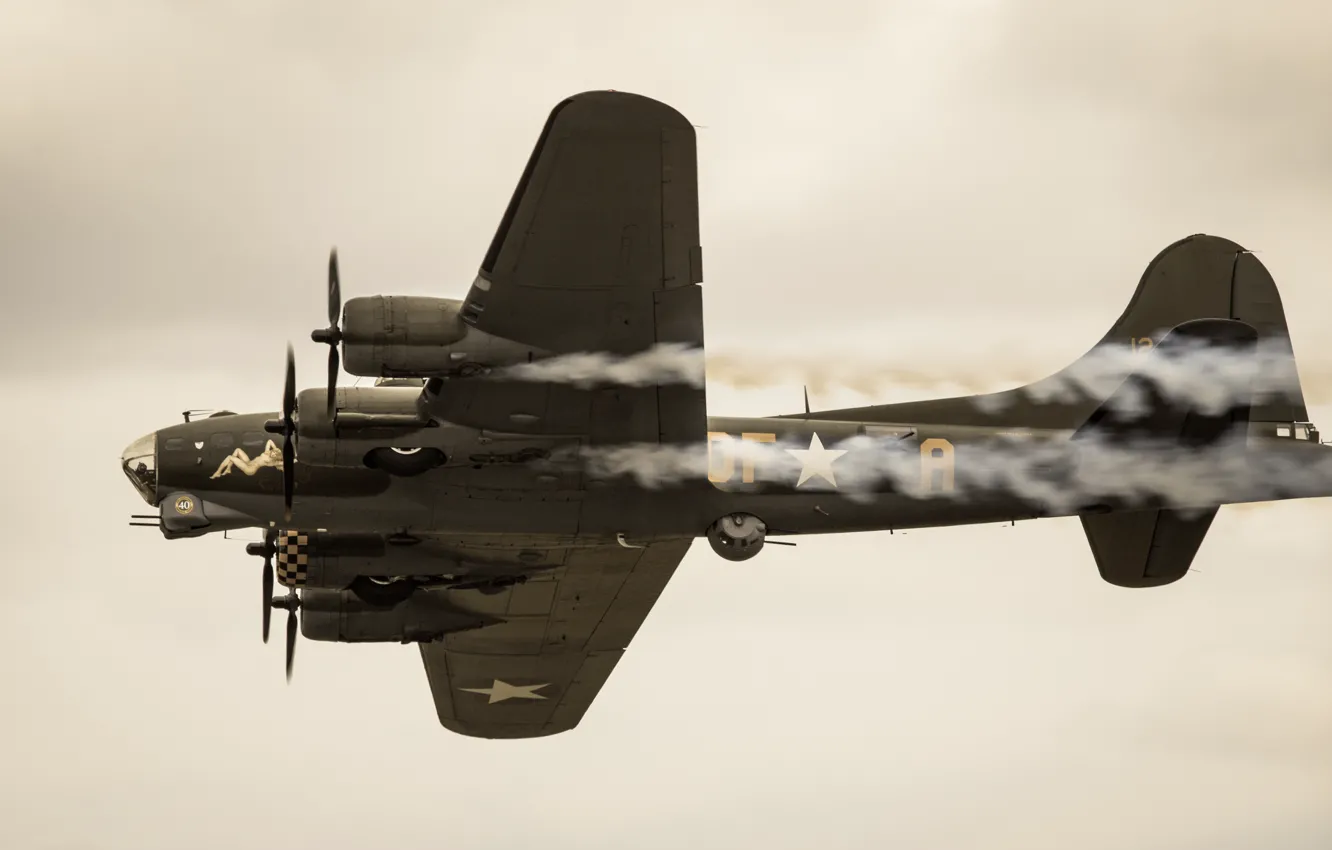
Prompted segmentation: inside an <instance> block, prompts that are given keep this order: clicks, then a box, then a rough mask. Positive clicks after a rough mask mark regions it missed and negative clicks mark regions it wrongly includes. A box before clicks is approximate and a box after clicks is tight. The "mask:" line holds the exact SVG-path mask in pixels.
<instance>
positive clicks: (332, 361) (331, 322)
mask: <svg viewBox="0 0 1332 850" xmlns="http://www.w3.org/2000/svg"><path fill="white" fill-rule="evenodd" d="M341 315H342V283H341V281H340V279H339V276H338V249H337V248H334V249H333V250H332V251H330V252H329V255H328V327H326V328H319V329H318V330H314V331H311V332H310V339H312V340H314V341H315V342H318V343H322V344H324V345H327V346H328V418H329V420H330V421H332V420H333V419H334V418H335V417H336V416H337V404H336V403H335V402H336V400H337V396H335V395H334V392H335V388H336V385H337V382H338V365H339V363H338V344H339V343H341V342H342V329H341V328H340V327H338V319H339V318H340V317H341Z"/></svg>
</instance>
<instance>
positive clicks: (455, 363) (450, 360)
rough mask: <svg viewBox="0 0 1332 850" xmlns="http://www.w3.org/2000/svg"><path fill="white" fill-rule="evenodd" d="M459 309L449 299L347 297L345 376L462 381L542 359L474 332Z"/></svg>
mask: <svg viewBox="0 0 1332 850" xmlns="http://www.w3.org/2000/svg"><path fill="white" fill-rule="evenodd" d="M462 308H463V302H461V301H459V300H457V299H454V298H423V297H418V296H410V295H372V296H369V297H366V298H352V299H351V300H349V301H348V302H347V304H346V307H345V308H344V309H343V312H342V356H343V362H344V365H345V366H346V369H347V371H348V372H349V373H351V374H353V375H361V376H364V377H376V378H394V377H408V378H454V377H464V378H466V377H474V376H478V375H483V374H485V373H486V372H488V371H489V370H491V369H495V368H500V367H504V366H515V365H517V364H519V363H526V362H528V361H530V360H533V359H539V358H541V357H544V356H546V354H547V352H544V351H542V350H540V349H537V348H533V347H532V346H529V345H524V344H522V343H518V342H514V341H512V340H507V339H501V338H500V337H496V336H491V335H490V334H488V333H485V332H484V331H479V330H477V329H476V328H474V327H472V326H471V325H469V324H468V323H467V322H466V321H464V319H463V312H462Z"/></svg>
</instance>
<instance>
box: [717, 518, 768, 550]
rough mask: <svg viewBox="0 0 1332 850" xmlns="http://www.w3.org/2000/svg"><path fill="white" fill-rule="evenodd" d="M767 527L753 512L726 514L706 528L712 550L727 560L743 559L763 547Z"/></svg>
mask: <svg viewBox="0 0 1332 850" xmlns="http://www.w3.org/2000/svg"><path fill="white" fill-rule="evenodd" d="M767 536H768V527H767V525H765V524H764V522H763V520H761V519H759V518H758V517H756V516H754V515H753V514H727V515H726V516H724V517H722V518H721V519H719V520H717V521H716V522H714V523H713V524H712V525H711V526H710V527H709V528H708V542H709V543H711V544H712V551H714V552H716V553H717V554H718V555H721V556H722V557H723V558H725V559H726V560H728V561H744V560H748V559H749V558H752V557H754V556H755V555H757V554H758V553H759V551H760V550H761V549H762V548H763V543H764V541H765V540H766V539H767Z"/></svg>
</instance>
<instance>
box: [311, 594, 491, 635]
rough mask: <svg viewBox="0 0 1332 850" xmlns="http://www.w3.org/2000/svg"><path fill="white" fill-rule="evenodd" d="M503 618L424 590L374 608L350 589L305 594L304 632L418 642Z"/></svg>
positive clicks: (474, 627) (443, 595) (477, 626)
mask: <svg viewBox="0 0 1332 850" xmlns="http://www.w3.org/2000/svg"><path fill="white" fill-rule="evenodd" d="M496 622H499V621H498V620H497V619H496V618H494V617H491V616H489V615H486V614H477V613H474V612H471V611H464V610H463V609H461V608H459V607H457V606H456V605H453V604H452V603H450V602H449V601H448V597H447V596H446V595H445V594H443V593H435V592H431V591H425V590H419V591H417V592H416V593H414V594H412V596H411V597H409V598H408V599H407V600H406V601H405V602H402V603H401V604H399V605H396V606H394V607H392V608H376V607H372V606H370V605H368V604H366V603H365V602H362V601H361V600H360V599H359V598H357V596H356V594H354V593H352V592H351V591H347V590H327V589H319V588H310V589H307V590H305V591H304V592H303V593H302V594H301V634H302V635H304V636H305V637H307V638H309V639H310V640H329V641H341V642H343V643H374V642H380V643H390V642H394V643H414V642H420V641H433V640H438V639H440V638H442V637H444V636H445V635H448V634H452V633H453V632H461V631H467V630H469V629H476V628H480V627H482V626H486V625H490V624H492V623H496Z"/></svg>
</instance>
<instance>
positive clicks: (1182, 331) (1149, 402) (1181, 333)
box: [1074, 319, 1258, 447]
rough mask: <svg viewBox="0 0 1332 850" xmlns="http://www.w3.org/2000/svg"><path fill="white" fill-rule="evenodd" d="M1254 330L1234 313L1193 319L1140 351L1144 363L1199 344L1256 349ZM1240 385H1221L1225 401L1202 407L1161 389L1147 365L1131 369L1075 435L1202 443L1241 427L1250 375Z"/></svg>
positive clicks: (1242, 352)
mask: <svg viewBox="0 0 1332 850" xmlns="http://www.w3.org/2000/svg"><path fill="white" fill-rule="evenodd" d="M1257 342H1258V331H1257V329H1255V328H1254V327H1253V326H1252V325H1249V324H1247V323H1245V322H1239V321H1236V320H1234V319H1194V320H1193V321H1191V322H1185V323H1184V324H1182V325H1179V326H1178V327H1175V328H1172V329H1171V330H1170V331H1169V332H1168V333H1166V334H1165V336H1163V337H1162V338H1161V340H1160V341H1159V342H1157V343H1156V344H1155V345H1154V346H1153V348H1152V350H1150V351H1148V352H1146V353H1145V354H1143V355H1140V356H1141V357H1142V358H1143V365H1144V367H1147V366H1149V365H1150V364H1151V362H1152V360H1154V359H1156V358H1161V357H1169V356H1174V355H1175V354H1176V353H1181V354H1186V353H1188V351H1189V350H1190V348H1191V347H1192V346H1194V345H1198V344H1202V345H1205V346H1206V347H1207V350H1208V351H1209V352H1214V351H1225V352H1229V353H1230V354H1229V355H1228V356H1235V357H1236V358H1237V359H1238V358H1244V357H1247V356H1249V355H1252V354H1254V353H1255V349H1256V346H1257ZM1245 377H1246V380H1244V381H1243V384H1242V385H1240V386H1230V387H1227V388H1226V392H1225V393H1224V394H1223V395H1224V397H1225V398H1224V404H1225V406H1224V407H1221V408H1220V409H1218V410H1215V411H1211V410H1203V409H1201V408H1199V406H1198V405H1195V404H1192V403H1191V402H1190V400H1189V399H1188V398H1187V397H1183V398H1181V397H1179V396H1177V395H1171V394H1168V393H1166V392H1163V391H1162V388H1161V386H1160V385H1159V384H1158V382H1157V381H1156V379H1155V377H1154V376H1153V373H1152V370H1151V369H1150V368H1143V369H1139V370H1138V371H1135V372H1133V373H1132V374H1130V375H1129V376H1128V377H1127V378H1125V379H1124V382H1123V383H1122V384H1120V385H1119V388H1118V389H1116V390H1115V391H1114V392H1113V393H1111V394H1110V396H1109V397H1108V398H1106V400H1105V401H1104V402H1102V404H1101V406H1100V407H1098V408H1096V410H1095V411H1093V412H1092V414H1091V416H1089V417H1087V421H1086V422H1084V423H1082V425H1081V426H1079V427H1078V429H1077V431H1076V432H1075V434H1074V437H1075V439H1076V438H1082V437H1087V436H1098V437H1101V438H1104V439H1108V440H1110V441H1122V440H1131V439H1135V438H1138V439H1147V440H1162V441H1169V442H1172V443H1178V444H1183V445H1187V446H1194V447H1201V446H1205V445H1209V444H1212V443H1215V442H1216V441H1218V440H1220V439H1222V438H1224V437H1226V436H1230V435H1233V434H1235V433H1236V432H1237V431H1239V432H1240V433H1243V430H1244V428H1245V426H1247V425H1248V423H1249V420H1250V418H1251V415H1252V408H1253V396H1254V393H1253V381H1252V376H1245Z"/></svg>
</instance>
